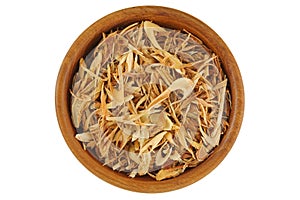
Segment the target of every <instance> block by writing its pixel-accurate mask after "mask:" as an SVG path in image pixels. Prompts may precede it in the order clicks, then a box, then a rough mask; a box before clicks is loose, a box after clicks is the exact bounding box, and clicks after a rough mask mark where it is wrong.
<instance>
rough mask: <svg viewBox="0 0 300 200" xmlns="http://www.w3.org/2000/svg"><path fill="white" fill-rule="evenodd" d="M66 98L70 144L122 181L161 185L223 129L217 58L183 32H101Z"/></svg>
mask: <svg viewBox="0 0 300 200" xmlns="http://www.w3.org/2000/svg"><path fill="white" fill-rule="evenodd" d="M70 93H71V112H72V121H73V124H74V126H75V127H76V128H77V131H78V133H77V134H76V135H75V137H76V139H78V140H79V141H81V142H82V144H83V147H84V148H85V149H86V150H88V151H89V152H90V153H91V154H92V155H94V156H95V157H96V158H97V159H98V160H99V161H100V162H101V163H103V164H104V165H107V166H109V167H111V168H112V169H113V170H118V171H121V172H125V173H127V174H128V175H129V177H132V178H133V177H135V176H144V175H147V174H148V175H149V176H150V177H152V178H154V179H156V180H158V181H161V180H164V179H168V178H172V177H175V176H178V175H180V174H181V173H183V172H184V171H185V169H186V168H189V167H195V166H197V165H198V164H199V163H201V162H203V161H204V160H205V159H206V158H207V157H208V156H209V155H210V154H211V153H212V152H213V150H214V148H215V147H216V146H218V145H219V143H220V140H221V139H222V134H224V133H225V132H226V129H227V127H228V117H229V113H230V105H231V100H230V92H229V90H228V86H227V79H226V77H225V75H224V74H223V72H222V68H221V64H220V62H219V60H218V57H217V56H216V55H214V54H213V53H212V52H211V51H210V50H209V49H208V48H207V47H206V46H204V45H203V43H202V41H200V40H199V39H198V38H196V37H194V36H193V35H191V34H190V33H188V32H186V31H185V32H181V31H178V30H171V29H167V28H163V27H160V26H159V25H157V24H155V23H153V22H150V21H144V22H141V23H134V24H131V25H129V26H128V27H126V28H124V29H123V30H120V31H116V32H113V33H110V34H108V35H105V34H103V35H102V40H101V42H100V43H99V44H98V45H97V46H96V48H95V49H94V50H93V51H92V52H91V53H90V54H89V55H88V56H87V57H86V58H82V59H81V60H80V63H79V70H78V72H77V73H76V74H75V76H74V78H73V85H72V88H71V90H70Z"/></svg>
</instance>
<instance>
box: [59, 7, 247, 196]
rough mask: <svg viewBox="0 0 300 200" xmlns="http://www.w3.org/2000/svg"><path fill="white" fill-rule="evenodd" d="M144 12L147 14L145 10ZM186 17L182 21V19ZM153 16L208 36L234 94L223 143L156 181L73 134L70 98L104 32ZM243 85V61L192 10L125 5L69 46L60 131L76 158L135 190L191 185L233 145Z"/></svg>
mask: <svg viewBox="0 0 300 200" xmlns="http://www.w3.org/2000/svg"><path fill="white" fill-rule="evenodd" d="M141 13H142V14H141ZM178 19H181V20H178ZM144 20H150V21H153V22H155V23H157V24H159V25H161V26H165V27H168V28H175V29H181V30H183V29H185V30H187V31H188V32H190V33H191V34H193V35H195V36H196V37H198V38H199V39H201V40H202V41H203V43H204V44H205V45H206V46H207V47H208V48H210V49H211V50H212V51H213V52H215V53H216V54H217V55H218V56H219V58H220V60H221V62H222V69H223V70H224V73H225V74H226V76H227V78H228V81H229V85H230V87H229V88H230V92H231V98H232V108H231V112H230V119H229V128H228V130H227V131H226V133H225V134H224V136H223V138H222V140H221V142H220V144H219V146H217V147H216V148H215V149H214V152H213V153H212V154H211V155H210V156H209V157H208V158H207V159H206V160H205V161H204V162H203V163H201V164H200V165H199V166H197V167H195V168H191V169H188V170H186V171H185V172H184V173H183V174H181V175H180V176H178V177H175V178H172V179H167V180H164V181H155V180H152V179H150V178H149V177H136V178H129V177H127V176H126V175H125V174H123V173H119V172H116V171H113V170H111V169H110V168H108V167H106V166H103V165H102V164H101V163H99V162H98V161H97V160H96V159H95V158H94V157H93V156H91V155H90V154H89V153H88V152H87V151H85V150H84V149H83V148H82V146H81V143H80V142H79V141H77V140H76V138H75V137H74V135H75V133H76V131H75V129H74V127H73V125H72V121H71V117H70V116H71V114H70V106H69V99H70V93H69V89H70V86H71V84H72V78H73V75H74V74H75V73H76V71H77V69H78V61H79V59H80V58H81V57H83V56H85V55H87V53H88V52H89V51H90V50H91V49H92V48H93V47H95V45H96V44H97V43H98V42H99V41H100V36H101V34H102V33H103V32H108V31H110V30H112V29H116V28H119V27H124V26H126V25H129V24H131V23H134V22H137V21H144ZM244 101H245V100H244V87H243V81H242V77H241V74H240V71H239V68H238V65H237V63H236V61H235V59H234V57H233V55H232V53H231V51H230V50H229V48H228V47H227V45H226V44H225V42H224V41H223V40H222V39H221V38H220V37H219V36H218V35H217V33H215V32H214V31H213V30H212V29H211V28H210V27H209V26H207V25H206V24H205V23H203V22H202V21H200V20H199V19H197V18H195V17H193V16H192V15H190V14H187V13H185V12H182V11H180V10H176V9H174V8H168V7H162V6H137V7H130V8H125V9H122V10H118V11H115V12H113V13H111V14H108V15H106V16H104V17H102V18H101V19H99V20H97V21H96V22H94V23H93V24H92V25H90V26H89V27H88V28H87V29H86V30H84V31H83V32H82V33H81V35H79V37H78V38H77V39H76V40H75V41H74V43H73V44H72V46H71V47H70V49H69V50H68V52H67V54H66V56H65V58H64V60H63V62H62V64H61V67H60V70H59V73H58V76H57V82H56V89H55V109H56V115H57V120H58V124H59V127H60V130H61V133H62V135H63V137H64V139H65V141H66V143H67V145H68V147H69V148H70V150H71V151H72V153H73V154H74V155H75V157H76V158H77V159H78V160H79V161H80V162H81V163H82V164H83V165H84V166H85V167H86V168H87V169H88V170H89V171H91V172H92V173H93V174H94V175H96V176H97V177H99V178H101V179H102V180H104V181H106V182H108V183H110V184H112V185H115V186H117V187H119V188H123V189H126V190H130V191H135V192H144V193H157V192H167V191H172V190H176V189H180V188H183V187H186V186H188V185H190V184H192V183H194V182H196V181H198V180H200V179H202V178H203V177H205V176H206V175H207V174H209V173H210V172H211V171H212V170H214V169H215V168H216V167H217V166H218V165H219V164H220V163H221V162H222V161H223V159H224V158H225V157H226V155H227V154H228V152H229V151H230V149H231V148H232V146H233V144H234V142H235V140H236V138H237V136H238V134H239V130H240V127H241V124H242V120H243V114H244Z"/></svg>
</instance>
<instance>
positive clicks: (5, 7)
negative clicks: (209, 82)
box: [0, 0, 300, 200]
mask: <svg viewBox="0 0 300 200" xmlns="http://www.w3.org/2000/svg"><path fill="white" fill-rule="evenodd" d="M148 4H151V5H162V6H168V7H173V8H177V9H180V10H182V11H184V12H188V13H190V14H192V15H194V16H195V17H197V18H199V19H201V20H202V21H204V22H205V23H206V24H208V25H209V26H210V27H211V28H212V29H214V30H215V31H216V32H217V33H218V34H219V35H220V36H221V37H222V38H223V40H224V41H225V42H226V44H227V45H228V46H229V48H230V49H231V51H232V53H233V54H234V56H235V58H236V60H237V63H238V65H239V67H240V70H241V74H242V76H243V80H244V87H245V95H246V106H245V116H244V121H243V125H242V128H241V131H240V134H239V137H238V139H237V141H236V143H235V145H234V147H233V149H232V150H231V152H230V153H229V155H228V156H227V157H226V158H225V160H224V161H223V162H222V163H221V164H220V165H219V166H218V167H217V168H216V169H215V170H214V171H213V172H212V173H210V174H209V175H208V176H206V177H205V178H204V179H202V180H200V181H198V182H197V183H195V184H193V185H191V186H188V187H185V188H183V189H180V190H177V191H173V192H167V193H161V194H143V193H134V192H130V191H126V190H123V189H119V188H117V187H115V186H112V185H110V184H108V183H106V182H104V181H102V180H100V179H99V178H97V177H95V176H94V175H93V174H91V173H90V172H89V171H88V170H86V169H85V168H84V167H83V166H82V165H81V164H80V163H79V161H77V159H76V158H75V157H74V156H73V154H72V153H71V151H70V150H69V149H68V147H67V145H66V143H65V141H64V139H63V137H62V135H61V132H60V129H59V127H58V123H57V120H56V114H55V105H54V95H55V83H56V77H57V74H58V71H59V68H60V64H61V62H62V60H63V58H64V56H65V54H66V52H67V51H68V49H69V48H70V46H71V44H72V43H73V42H74V41H75V39H76V38H77V37H78V36H79V34H80V33H81V32H82V31H84V30H85V29H86V28H87V27H88V26H89V25H90V24H92V23H93V22H95V21H96V20H98V19H99V18H101V17H103V16H105V15H106V14H109V13H111V12H113V11H116V10H119V9H122V8H126V7H131V6H137V5H148ZM299 8H300V7H299V4H297V1H291V0H284V1H263V0H259V1H258V0H252V1H247V2H246V1H231V0H227V1H221V0H220V1H213V0H205V1H202V0H199V1H191V0H190V1H189V0H185V1H176V0H151V1H150V0H148V1H147V0H135V1H133V0H132V1H131V0H127V1H124V0H122V1H121V0H114V1H113V0H112V1H108V0H107V1H100V0H98V1H96V0H94V1H93V0H85V1H78V0H72V1H71V0H52V1H49V0H48V1H34V0H26V1H21V0H10V1H1V3H0V56H1V60H0V94H1V96H0V116H1V120H0V125H1V129H0V133H1V134H0V199H63V198H64V199H89V200H91V199H104V198H109V199H122V200H127V199H141V198H143V199H144V200H146V199H154V198H155V199H158V200H159V199H172V200H176V199H183V198H188V199H231V200H232V199H274V198H276V199H283V198H284V199H300V194H299V191H297V190H299V189H300V188H299V185H300V183H299V180H300V162H299V158H300V156H299V153H300V148H299V144H300V136H299V135H300V130H299V128H300V127H299V124H300V121H299V119H300V117H299V112H300V107H299V103H300V99H299V86H300V84H299V81H300V74H299V70H298V69H299V68H300V64H299V56H300V27H299V25H300V23H299V19H300V14H299V13H300V12H299Z"/></svg>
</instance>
